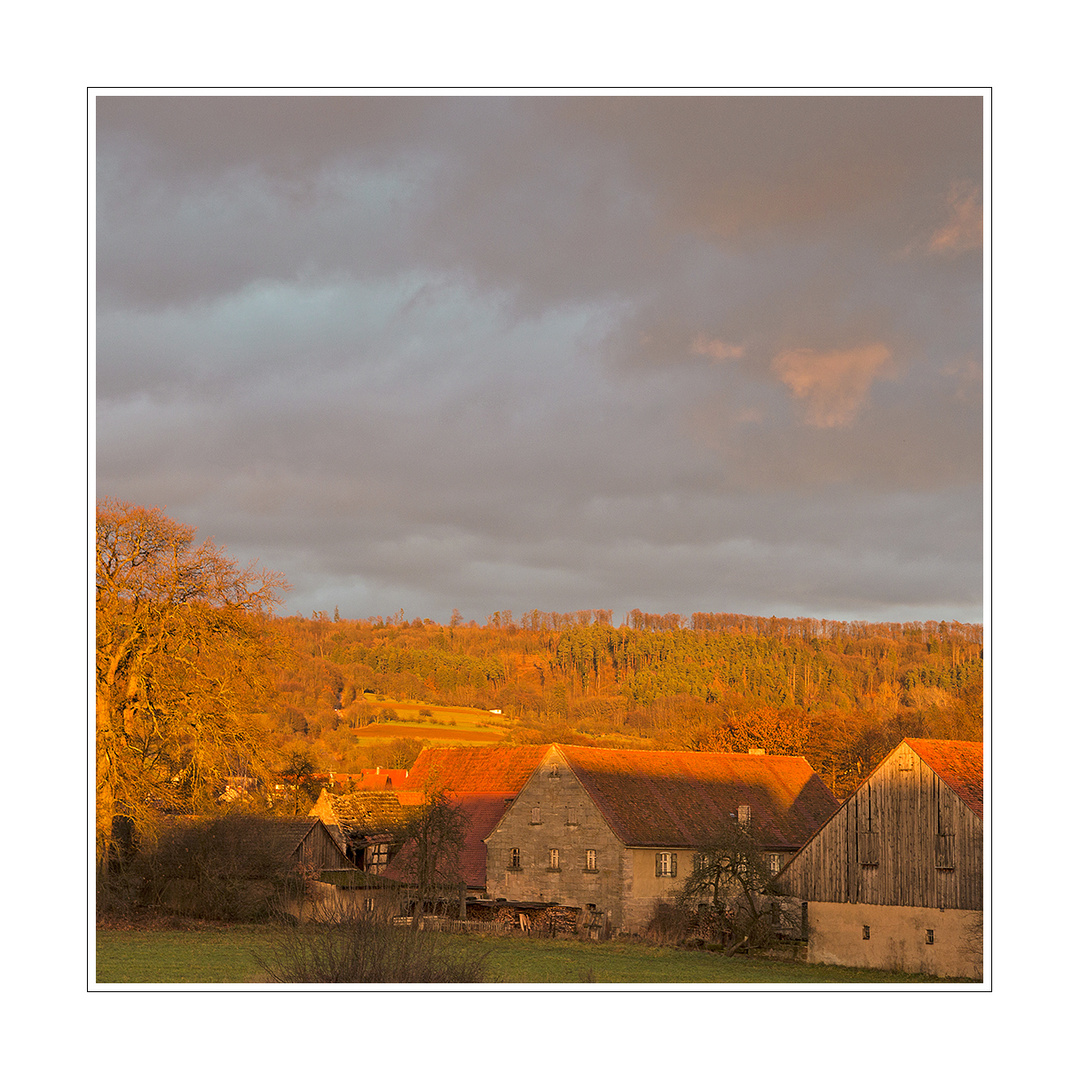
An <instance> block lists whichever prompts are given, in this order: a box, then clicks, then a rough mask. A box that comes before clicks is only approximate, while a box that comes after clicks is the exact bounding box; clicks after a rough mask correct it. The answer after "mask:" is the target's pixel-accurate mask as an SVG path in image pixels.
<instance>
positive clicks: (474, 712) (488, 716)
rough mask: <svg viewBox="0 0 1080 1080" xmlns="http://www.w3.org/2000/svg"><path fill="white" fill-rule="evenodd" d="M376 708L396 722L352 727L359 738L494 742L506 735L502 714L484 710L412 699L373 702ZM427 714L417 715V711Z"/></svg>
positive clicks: (372, 700) (371, 703)
mask: <svg viewBox="0 0 1080 1080" xmlns="http://www.w3.org/2000/svg"><path fill="white" fill-rule="evenodd" d="M367 701H368V703H369V704H370V705H371V707H372V708H373V709H375V710H376V711H378V710H381V709H392V710H393V711H394V713H396V714H397V716H398V718H399V720H400V721H401V722H400V723H388V724H384V723H374V724H368V725H367V726H365V727H362V728H357V729H356V736H357V738H359V739H427V740H429V741H430V742H455V743H496V742H501V741H502V740H503V739H504V738H506V732H507V729H508V727H509V725H508V724H507V723H506V721H505V720H504V718H503V717H502V716H497V715H496V714H495V713H490V712H488V711H487V710H485V709H470V708H465V707H463V706H452V705H425V704H423V703H422V702H416V701H376V700H375V699H374V698H371V697H368V698H367ZM421 710H423V711H424V712H425V713H430V714H431V715H430V716H421V715H420V712H421Z"/></svg>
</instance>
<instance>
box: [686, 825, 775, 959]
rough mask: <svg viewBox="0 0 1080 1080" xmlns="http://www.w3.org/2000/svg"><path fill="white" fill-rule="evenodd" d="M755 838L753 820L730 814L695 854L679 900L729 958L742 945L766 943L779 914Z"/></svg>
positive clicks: (768, 871)
mask: <svg viewBox="0 0 1080 1080" xmlns="http://www.w3.org/2000/svg"><path fill="white" fill-rule="evenodd" d="M761 839H762V838H761V834H760V830H758V829H757V828H756V827H755V826H754V825H753V824H751V823H750V822H741V821H739V820H738V818H737V817H735V816H732V817H731V819H730V820H729V821H728V822H727V823H725V824H723V825H721V826H720V828H719V829H717V830H716V832H715V833H714V834H713V837H712V839H711V840H710V842H709V844H708V845H707V846H706V847H705V848H704V849H702V850H701V851H699V852H697V853H696V854H695V857H694V862H693V868H692V869H691V871H690V874H689V876H688V877H687V879H686V882H685V884H684V885H683V890H682V896H681V900H682V903H683V904H684V906H686V907H687V908H688V909H690V910H691V911H695V910H697V911H698V912H699V913H700V915H701V917H702V921H703V922H705V923H706V924H707V925H708V926H709V927H710V928H711V929H712V930H713V931H716V932H719V934H720V936H721V937H722V938H723V939H724V940H726V941H728V942H729V944H728V948H727V950H726V953H727V955H729V956H730V955H731V954H732V953H734V952H736V951H737V950H738V949H740V948H742V947H743V946H745V945H750V946H762V945H767V944H769V943H770V942H772V941H773V940H774V939H775V937H776V930H777V925H776V924H777V920H778V919H782V918H783V917H784V909H783V906H782V904H781V903H780V902H779V897H777V896H775V895H774V894H773V893H772V889H771V884H770V882H771V879H772V876H773V875H772V873H771V871H770V870H769V868H768V866H767V864H766V861H765V856H764V853H763V851H762V844H761ZM703 908H704V909H705V910H703V911H702V909H703Z"/></svg>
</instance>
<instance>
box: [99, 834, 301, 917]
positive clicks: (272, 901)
mask: <svg viewBox="0 0 1080 1080" xmlns="http://www.w3.org/2000/svg"><path fill="white" fill-rule="evenodd" d="M261 820H262V819H260V818H258V817H256V816H254V815H250V816H249V815H246V814H228V815H226V816H225V817H222V818H215V819H211V820H208V821H201V822H191V821H184V822H177V823H174V824H172V825H171V827H169V828H166V829H164V830H163V831H162V832H161V833H160V834H159V836H158V837H157V839H156V842H150V841H149V840H147V841H146V842H145V843H144V845H143V847H142V848H141V850H140V851H139V852H138V853H137V854H136V855H135V856H134V857H133V858H132V860H131V861H130V863H129V864H128V865H127V866H126V867H125V869H124V871H123V872H122V873H119V874H110V875H108V876H107V877H104V878H100V879H99V882H98V892H97V899H98V915H99V916H100V917H105V916H112V917H115V918H126V919H139V918H145V917H148V916H149V917H157V916H162V915H175V914H182V915H185V916H188V917H189V918H194V919H211V920H217V921H222V922H262V921H265V920H267V919H268V918H270V916H271V915H272V914H273V913H274V912H275V911H277V910H278V909H279V908H280V907H281V906H282V904H283V903H285V902H288V901H289V900H291V899H296V898H298V897H299V896H300V895H302V894H303V892H304V890H305V884H304V881H303V880H302V878H301V876H300V875H299V874H296V873H293V872H290V871H289V870H288V869H287V868H286V867H285V866H284V865H283V864H282V863H281V862H280V861H279V860H277V859H276V858H275V857H274V856H272V855H270V854H267V853H266V851H265V849H264V847H263V846H262V845H261V844H260V843H259V834H260V829H261V825H260V822H261Z"/></svg>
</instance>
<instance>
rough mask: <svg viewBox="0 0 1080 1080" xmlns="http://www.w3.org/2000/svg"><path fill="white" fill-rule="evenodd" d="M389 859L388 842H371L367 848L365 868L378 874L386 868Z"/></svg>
mask: <svg viewBox="0 0 1080 1080" xmlns="http://www.w3.org/2000/svg"><path fill="white" fill-rule="evenodd" d="M389 861H390V845H389V844H371V845H370V846H369V847H368V849H367V870H368V872H369V873H372V874H380V873H382V871H383V870H385V869H386V864H387V863H388V862H389Z"/></svg>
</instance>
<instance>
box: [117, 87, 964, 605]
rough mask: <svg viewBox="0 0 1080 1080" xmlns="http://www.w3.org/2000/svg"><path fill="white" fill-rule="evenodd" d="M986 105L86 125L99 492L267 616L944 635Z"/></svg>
mask: <svg viewBox="0 0 1080 1080" xmlns="http://www.w3.org/2000/svg"><path fill="white" fill-rule="evenodd" d="M980 177H981V103H980V102H978V101H974V100H972V99H962V98H945V99H929V98H925V99H905V98H886V99H873V100H865V99H826V98H817V99H779V98H777V99H724V98H719V99H717V98H712V99H682V98H672V99H655V100H651V99H630V98H626V99H513V100H506V99H451V98H444V99H396V100H395V99H373V98H354V99H322V98H320V99H305V98H293V99H265V98H250V99H209V98H207V99H200V98H187V99H167V98H157V99H136V98H130V99H124V98H115V99H99V103H98V192H97V194H98V235H97V239H98V273H99V278H98V320H97V330H98V417H97V420H98V486H99V491H100V493H101V494H112V495H117V496H119V497H122V498H126V499H130V500H132V501H136V502H142V503H151V504H156V505H161V504H166V505H167V506H168V508H169V512H170V513H172V514H174V515H175V516H177V517H180V518H182V519H183V520H185V521H188V522H189V523H190V524H193V525H197V526H198V527H199V528H200V530H201V531H202V532H203V533H212V534H214V535H215V536H216V538H217V540H218V541H219V542H221V543H225V544H226V545H227V546H228V549H229V551H230V553H231V554H233V555H234V556H236V557H242V558H245V559H246V558H249V557H259V558H260V559H261V560H262V561H263V562H265V563H266V564H267V565H270V566H273V567H274V568H276V569H281V570H283V571H284V572H285V573H286V574H287V576H288V577H289V578H290V580H291V581H292V582H293V585H294V591H293V593H292V594H291V595H290V597H289V600H288V607H289V608H290V609H294V608H295V609H299V610H303V611H309V610H311V609H314V608H319V609H332V608H333V607H334V606H339V607H340V609H341V611H342V614H351V615H362V614H372V613H380V614H387V613H389V612H391V611H396V610H397V609H398V608H399V607H402V606H404V607H405V608H406V611H407V613H409V614H410V615H430V616H432V617H435V618H440V619H443V618H446V617H447V616H448V614H449V611H450V609H451V608H452V607H458V608H460V609H461V610H462V612H463V613H464V614H465V615H466V617H476V618H478V619H482V618H484V617H485V616H486V615H487V614H488V613H489V612H490V611H493V610H496V609H505V608H507V607H510V608H511V609H513V610H515V611H521V610H524V609H525V608H532V607H539V608H541V609H545V610H553V609H558V610H575V609H577V608H582V607H611V608H614V609H615V610H616V614H617V616H618V617H620V618H621V616H622V614H624V613H625V611H626V610H628V609H629V608H631V607H642V608H645V609H647V610H659V609H663V610H665V611H681V612H683V613H684V614H689V613H690V612H692V611H695V610H739V611H746V612H750V613H754V614H772V613H774V612H775V613H778V614H807V615H818V616H827V617H858V618H894V617H896V618H931V617H933V618H938V617H948V618H952V617H956V618H961V619H978V618H979V617H980V611H981V606H980V597H981V438H982V432H981V416H982V403H981V253H980V244H981V233H980V227H979V223H980V220H981V211H980V208H979V186H978V185H979V180H980Z"/></svg>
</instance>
